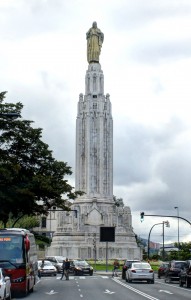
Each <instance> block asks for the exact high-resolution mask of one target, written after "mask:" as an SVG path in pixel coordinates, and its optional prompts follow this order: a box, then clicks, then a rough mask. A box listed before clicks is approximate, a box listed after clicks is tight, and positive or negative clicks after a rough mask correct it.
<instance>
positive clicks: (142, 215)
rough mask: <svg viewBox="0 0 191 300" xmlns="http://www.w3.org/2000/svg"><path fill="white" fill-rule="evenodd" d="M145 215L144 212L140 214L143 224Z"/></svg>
mask: <svg viewBox="0 0 191 300" xmlns="http://www.w3.org/2000/svg"><path fill="white" fill-rule="evenodd" d="M144 214H145V213H144V212H141V213H140V215H141V222H143V221H144Z"/></svg>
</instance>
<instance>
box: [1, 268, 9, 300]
mask: <svg viewBox="0 0 191 300" xmlns="http://www.w3.org/2000/svg"><path fill="white" fill-rule="evenodd" d="M0 299H3V300H5V299H6V300H11V280H10V277H8V276H4V273H3V269H1V268H0Z"/></svg>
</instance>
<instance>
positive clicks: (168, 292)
mask: <svg viewBox="0 0 191 300" xmlns="http://www.w3.org/2000/svg"><path fill="white" fill-rule="evenodd" d="M159 293H166V294H170V295H173V293H171V292H170V291H167V290H159Z"/></svg>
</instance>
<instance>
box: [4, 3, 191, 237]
mask: <svg viewBox="0 0 191 300" xmlns="http://www.w3.org/2000/svg"><path fill="white" fill-rule="evenodd" d="M93 21H97V24H98V28H100V29H101V31H102V32H103V33H104V43H103V46H102V52H101V57H100V64H101V67H102V70H103V72H104V78H105V91H104V92H105V94H106V93H109V94H110V100H111V103H112V115H113V120H114V195H115V196H117V198H123V200H124V203H125V204H126V205H127V206H130V208H131V211H132V219H133V227H134V231H135V233H136V234H138V235H139V236H141V237H143V238H147V237H148V233H149V230H150V228H151V226H152V225H154V224H156V223H160V222H163V221H165V220H169V222H170V228H165V242H167V241H177V223H178V222H177V219H173V218H166V217H164V218H154V217H145V220H144V222H143V223H141V222H140V212H141V211H144V212H145V213H146V214H162V215H174V216H176V215H177V209H175V208H174V207H175V206H177V207H178V208H179V209H178V210H179V215H180V216H181V217H183V218H186V219H187V220H189V221H190V222H191V213H190V211H191V204H190V203H191V201H190V200H191V183H190V181H191V105H190V103H191V1H190V0H144V1H143V0H97V1H92V0H89V1H87V0H70V1H68V0H28V1H26V0H0V45H1V46H0V90H1V91H7V92H8V94H7V98H6V101H7V102H13V103H15V102H18V101H20V102H22V103H23V104H24V110H23V114H22V117H23V118H25V119H29V120H33V121H34V122H35V123H34V126H35V127H41V128H43V141H44V142H46V143H48V144H49V146H50V149H52V150H53V151H54V157H55V158H56V159H57V160H62V161H65V162H68V165H69V166H71V167H72V170H73V172H74V174H75V122H76V116H77V102H78V99H79V94H80V93H84V92H85V73H86V70H87V68H88V63H87V60H86V32H87V31H88V29H89V28H90V27H91V26H92V22H93ZM74 174H73V176H71V177H70V179H69V182H70V183H71V185H73V186H74ZM179 225H180V241H182V242H183V241H191V226H190V225H189V224H188V223H186V222H185V221H182V220H180V224H179ZM161 235H162V225H158V226H155V227H154V228H153V230H152V234H151V240H153V241H158V242H162V236H161Z"/></svg>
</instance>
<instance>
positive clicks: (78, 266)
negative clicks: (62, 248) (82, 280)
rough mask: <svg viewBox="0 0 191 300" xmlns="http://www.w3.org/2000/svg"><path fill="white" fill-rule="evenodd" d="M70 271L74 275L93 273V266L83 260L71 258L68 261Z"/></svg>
mask: <svg viewBox="0 0 191 300" xmlns="http://www.w3.org/2000/svg"><path fill="white" fill-rule="evenodd" d="M70 272H72V273H73V274H74V275H86V274H89V275H90V276H92V275H93V267H92V266H90V265H89V264H88V262H87V261H85V260H79V259H77V260H73V261H71V262H70Z"/></svg>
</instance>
